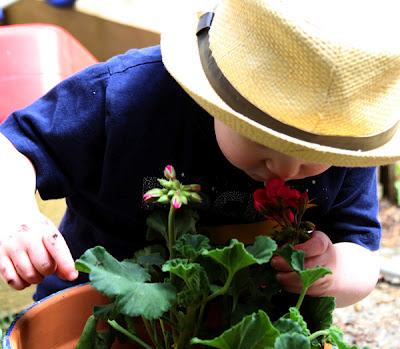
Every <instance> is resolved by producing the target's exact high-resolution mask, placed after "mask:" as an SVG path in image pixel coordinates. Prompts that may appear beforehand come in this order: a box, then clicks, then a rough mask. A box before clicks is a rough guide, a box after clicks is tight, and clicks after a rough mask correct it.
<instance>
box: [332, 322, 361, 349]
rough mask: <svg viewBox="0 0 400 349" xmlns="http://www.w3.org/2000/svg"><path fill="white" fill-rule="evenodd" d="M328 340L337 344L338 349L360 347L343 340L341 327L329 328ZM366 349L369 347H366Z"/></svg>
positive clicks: (356, 348)
mask: <svg viewBox="0 0 400 349" xmlns="http://www.w3.org/2000/svg"><path fill="white" fill-rule="evenodd" d="M328 331H329V334H328V336H327V342H328V343H330V344H333V345H336V346H337V348H338V349H358V347H357V346H355V345H349V344H347V343H345V341H344V340H343V332H342V330H341V329H340V328H338V327H335V326H332V327H330V328H329V329H328ZM364 349H368V348H365V347H364Z"/></svg>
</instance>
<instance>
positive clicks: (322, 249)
mask: <svg viewBox="0 0 400 349" xmlns="http://www.w3.org/2000/svg"><path fill="white" fill-rule="evenodd" d="M295 248H296V249H298V250H303V251H304V252H305V256H304V266H305V267H306V268H311V267H315V266H317V265H319V266H322V267H327V268H329V269H330V270H331V271H332V272H333V274H332V275H327V276H325V277H323V278H321V279H319V280H317V281H316V282H315V283H314V284H313V285H312V286H311V287H310V288H309V289H308V292H307V294H308V295H311V296H323V295H331V293H332V289H333V287H334V283H335V277H336V273H335V271H336V251H335V248H334V245H333V244H332V241H331V240H330V239H329V237H328V236H327V235H326V234H325V233H323V232H321V231H315V232H313V234H312V236H311V238H310V240H308V241H306V242H304V243H302V244H299V245H296V246H295ZM272 266H273V267H274V268H275V269H276V270H277V271H278V274H277V278H278V281H279V282H280V283H281V284H282V285H283V287H284V289H285V290H286V291H288V292H292V293H300V292H301V286H302V285H301V281H300V278H299V276H298V275H297V273H296V272H294V271H292V269H291V268H290V266H289V265H288V264H287V263H286V261H285V260H284V259H283V258H282V257H280V256H275V257H273V259H272Z"/></svg>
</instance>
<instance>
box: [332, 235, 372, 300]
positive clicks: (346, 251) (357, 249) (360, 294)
mask: <svg viewBox="0 0 400 349" xmlns="http://www.w3.org/2000/svg"><path fill="white" fill-rule="evenodd" d="M334 248H335V251H336V268H335V269H336V270H334V273H335V274H336V275H335V277H334V279H335V283H334V285H333V288H332V292H331V294H332V295H333V296H335V297H336V304H337V306H338V307H345V306H348V305H351V304H354V303H356V302H358V301H360V300H361V299H363V298H364V297H366V296H367V295H368V294H369V293H370V292H371V291H372V290H373V289H374V287H375V286H376V283H377V281H378V278H379V270H380V268H379V261H378V256H377V253H376V252H371V251H369V250H367V249H365V248H363V247H361V246H359V245H357V244H354V243H349V242H342V243H337V244H334Z"/></svg>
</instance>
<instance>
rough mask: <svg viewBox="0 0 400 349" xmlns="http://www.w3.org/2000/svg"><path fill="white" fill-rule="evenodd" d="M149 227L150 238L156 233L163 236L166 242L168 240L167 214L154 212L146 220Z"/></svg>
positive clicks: (158, 211) (159, 211)
mask: <svg viewBox="0 0 400 349" xmlns="http://www.w3.org/2000/svg"><path fill="white" fill-rule="evenodd" d="M146 224H147V227H148V230H147V235H148V237H149V238H152V237H154V236H155V235H156V234H155V232H156V233H159V234H161V235H162V236H163V237H164V239H165V240H167V236H168V233H167V227H168V216H167V213H166V212H164V211H162V210H156V211H154V212H152V213H151V214H150V215H149V216H148V217H147V219H146Z"/></svg>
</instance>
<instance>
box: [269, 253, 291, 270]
mask: <svg viewBox="0 0 400 349" xmlns="http://www.w3.org/2000/svg"><path fill="white" fill-rule="evenodd" d="M271 265H272V267H273V268H274V269H275V270H277V271H280V272H289V271H292V268H291V267H290V265H289V264H288V263H287V262H286V261H285V259H284V258H283V257H281V256H274V257H272V260H271Z"/></svg>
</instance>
